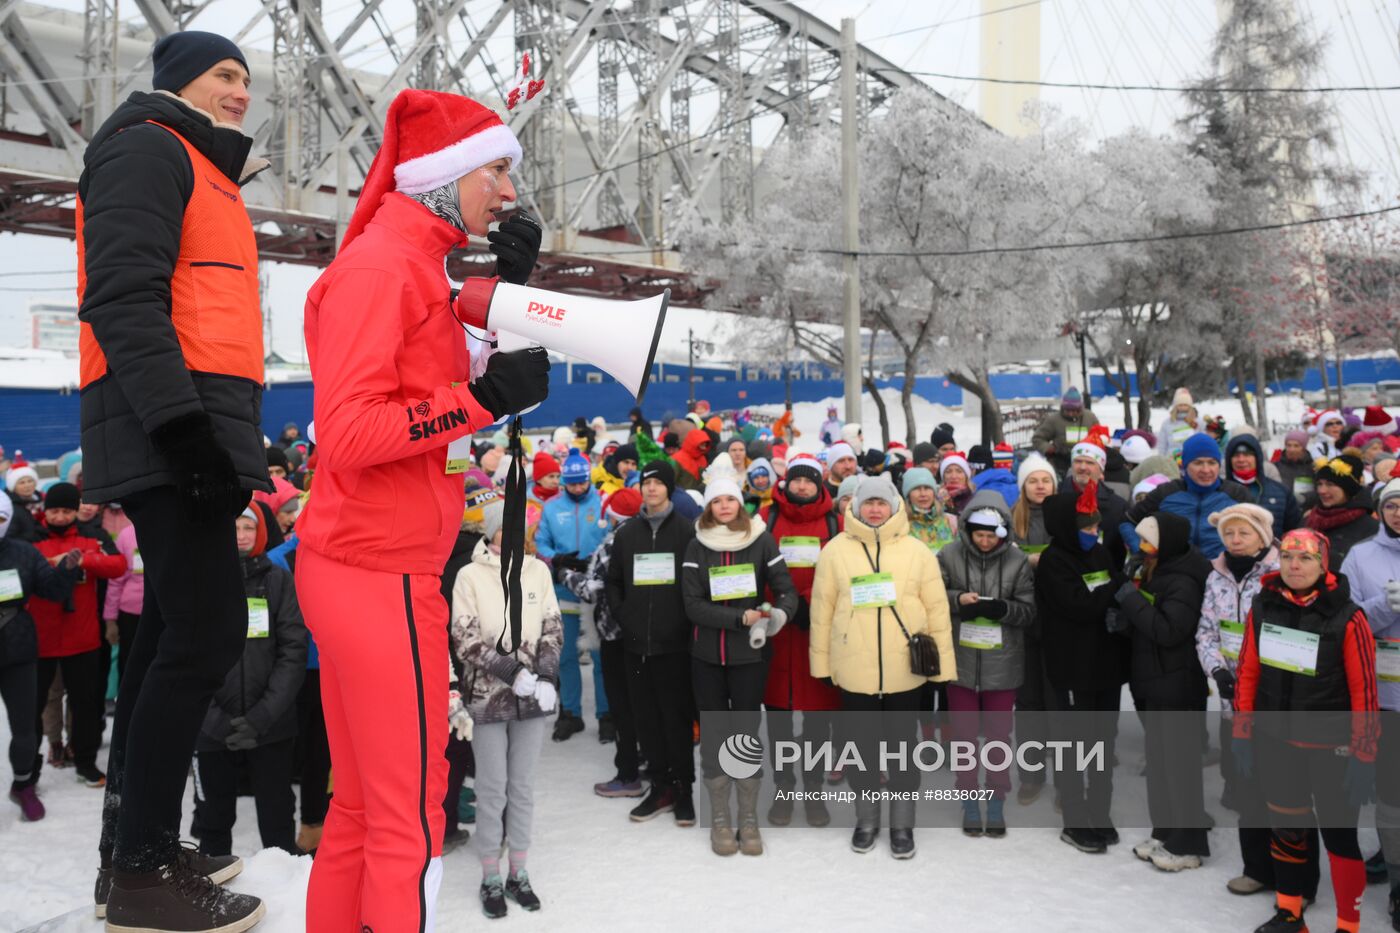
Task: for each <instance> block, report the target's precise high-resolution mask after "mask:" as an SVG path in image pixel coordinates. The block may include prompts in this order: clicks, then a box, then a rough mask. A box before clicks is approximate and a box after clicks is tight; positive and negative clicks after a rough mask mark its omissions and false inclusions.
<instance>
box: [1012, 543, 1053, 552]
mask: <svg viewBox="0 0 1400 933" xmlns="http://www.w3.org/2000/svg"><path fill="white" fill-rule="evenodd" d="M1016 546H1017V547H1018V548H1020V549H1021V552H1022V553H1023V554H1044V553H1045V549H1046V548H1048V547H1049V546H1050V545H1048V544H1018V545H1016Z"/></svg>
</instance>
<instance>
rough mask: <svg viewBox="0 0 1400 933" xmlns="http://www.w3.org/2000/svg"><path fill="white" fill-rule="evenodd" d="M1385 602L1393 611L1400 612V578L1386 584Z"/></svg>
mask: <svg viewBox="0 0 1400 933" xmlns="http://www.w3.org/2000/svg"><path fill="white" fill-rule="evenodd" d="M1385 604H1386V605H1387V606H1389V607H1390V611H1391V612H1400V580H1391V581H1390V582H1389V583H1387V584H1386V585H1385Z"/></svg>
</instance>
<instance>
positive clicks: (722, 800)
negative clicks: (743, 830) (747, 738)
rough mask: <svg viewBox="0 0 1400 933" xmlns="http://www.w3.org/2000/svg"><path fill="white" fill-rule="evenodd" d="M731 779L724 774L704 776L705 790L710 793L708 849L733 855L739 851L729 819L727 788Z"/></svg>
mask: <svg viewBox="0 0 1400 933" xmlns="http://www.w3.org/2000/svg"><path fill="white" fill-rule="evenodd" d="M732 784H733V781H732V780H731V779H730V778H729V776H728V775H726V774H721V775H719V776H718V777H712V778H705V790H706V791H707V792H709V795H710V851H711V852H713V853H714V854H715V855H733V854H734V853H735V852H738V851H739V842H738V840H737V839H735V838H734V828H733V826H732V825H731V824H730V819H729V788H730V786H731V785H732Z"/></svg>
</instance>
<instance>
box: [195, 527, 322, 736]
mask: <svg viewBox="0 0 1400 933" xmlns="http://www.w3.org/2000/svg"><path fill="white" fill-rule="evenodd" d="M243 589H244V591H245V592H246V593H247V594H248V598H249V599H260V600H264V601H266V603H267V621H268V632H267V637H265V638H258V637H253V635H254V634H255V632H254V625H253V622H252V620H251V619H250V620H249V627H248V631H249V636H250V637H249V638H248V639H247V640H246V642H245V644H244V647H243V657H241V658H239V660H238V663H237V664H235V665H234V666H233V670H231V671H229V672H228V676H227V677H226V678H224V685H223V686H222V687H220V688H219V690H218V692H217V693H215V694H214V701H213V702H212V703H210V704H209V712H208V713H206V714H205V716H204V726H203V728H202V729H201V730H200V734H199V743H198V746H197V747H198V748H199V749H200V750H202V751H212V750H216V749H221V748H223V747H224V740H225V739H227V738H228V735H229V732H230V731H232V727H231V726H230V725H229V720H231V719H232V718H234V717H235V716H242V717H244V718H246V719H247V720H248V723H249V725H251V726H252V727H253V728H254V729H255V730H257V733H258V744H259V745H269V744H271V743H273V742H278V741H281V740H283V739H290V738H292V737H293V736H295V735H296V734H297V693H298V692H299V691H300V690H301V682H302V681H303V680H304V679H305V678H306V625H305V624H304V623H303V622H302V619H301V608H300V607H299V606H298V605H297V594H296V587H295V586H293V585H292V576H291V574H289V573H287V571H285V570H283V569H282V568H281V567H278V566H276V565H274V564H273V563H272V562H271V561H270V560H268V559H267V558H266V557H265V556H263V555H261V554H259V555H257V556H255V557H245V558H244V559H243ZM249 613H250V615H251V613H252V608H251V606H250V609H249Z"/></svg>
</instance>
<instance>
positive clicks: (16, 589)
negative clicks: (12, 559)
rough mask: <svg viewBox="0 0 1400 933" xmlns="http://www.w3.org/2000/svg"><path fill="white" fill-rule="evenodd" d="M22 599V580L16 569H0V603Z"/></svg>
mask: <svg viewBox="0 0 1400 933" xmlns="http://www.w3.org/2000/svg"><path fill="white" fill-rule="evenodd" d="M16 599H24V582H23V581H21V580H20V578H19V571H18V570H0V603H8V602H13V601H14V600H16Z"/></svg>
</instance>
